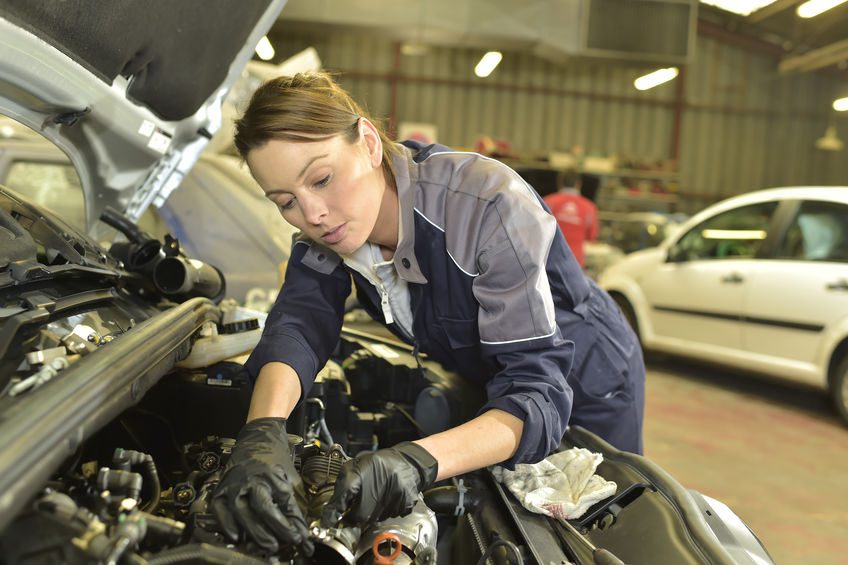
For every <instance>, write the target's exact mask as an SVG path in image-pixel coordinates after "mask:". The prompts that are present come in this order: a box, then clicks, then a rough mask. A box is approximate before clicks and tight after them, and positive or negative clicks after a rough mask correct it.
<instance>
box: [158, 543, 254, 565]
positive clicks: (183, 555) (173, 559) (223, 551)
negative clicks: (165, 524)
mask: <svg viewBox="0 0 848 565" xmlns="http://www.w3.org/2000/svg"><path fill="white" fill-rule="evenodd" d="M147 563H148V565H171V564H176V563H212V564H220V565H224V564H232V565H267V564H268V562H267V561H265V560H263V559H257V558H256V557H251V556H249V555H244V554H243V553H239V552H238V551H234V550H232V549H227V548H226V547H217V546H214V545H210V544H208V543H192V544H188V545H183V546H180V547H175V548H174V549H166V550H165V551H160V552H159V553H157V554H156V555H155V556H152V557H150V558H149V559H148V560H147Z"/></svg>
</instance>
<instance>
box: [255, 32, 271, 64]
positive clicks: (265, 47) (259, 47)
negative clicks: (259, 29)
mask: <svg viewBox="0 0 848 565" xmlns="http://www.w3.org/2000/svg"><path fill="white" fill-rule="evenodd" d="M256 55H257V56H258V57H259V58H260V59H262V60H263V61H270V60H271V59H273V58H274V46H273V45H271V42H270V41H268V36H267V35H263V36H262V39H260V40H259V43H257V44H256Z"/></svg>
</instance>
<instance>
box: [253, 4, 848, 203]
mask: <svg viewBox="0 0 848 565" xmlns="http://www.w3.org/2000/svg"><path fill="white" fill-rule="evenodd" d="M796 4H798V2H787V1H786V0H778V2H776V3H775V5H774V6H772V7H771V8H766V9H765V11H767V12H768V13H767V14H765V15H762V14H759V15H758V12H755V13H754V14H755V15H756V19H757V20H758V21H757V22H754V21H752V20H753V19H754V17H753V16H752V17H749V18H744V17H741V16H736V15H734V14H730V13H728V12H723V11H720V10H718V9H715V8H713V7H711V6H707V5H705V4H700V5H699V6H698V7H697V10H695V8H694V5H693V4H692V3H690V2H688V1H687V0H682V1H679V0H661V1H644V0H643V1H638V2H634V1H633V0H585V1H580V0H525V1H523V2H513V1H508V0H497V1H493V0H473V1H469V2H460V3H457V2H450V1H448V0H431V1H430V2H418V1H394V0H372V1H368V2H361V1H358V2H357V1H354V2H346V3H344V4H343V5H339V4H338V3H334V2H327V1H323V0H313V1H310V0H289V2H288V4H287V5H286V7H285V8H284V9H283V12H282V14H281V17H280V20H279V21H278V22H277V24H276V25H275V27H274V29H273V30H272V32H271V33H270V34H269V38H270V39H271V42H272V43H273V45H274V46H275V48H276V50H277V54H276V56H275V59H274V61H272V62H275V61H281V60H283V59H285V58H287V57H289V56H291V55H292V54H294V53H296V52H298V51H300V50H301V49H304V48H306V47H309V46H312V47H314V48H315V49H316V50H317V51H318V53H319V55H320V57H321V60H322V63H323V66H324V67H325V68H327V69H330V70H334V71H339V72H340V73H341V76H340V80H341V82H342V83H343V84H344V85H345V87H346V88H348V89H349V90H350V91H351V92H352V94H353V95H354V96H355V97H356V98H357V99H358V100H360V101H362V102H365V103H367V105H368V110H369V111H370V112H371V113H372V114H374V115H375V116H377V117H384V118H387V119H388V122H389V125H390V127H396V126H397V124H399V123H402V122H423V123H429V124H434V125H435V126H436V127H437V131H438V141H439V142H441V143H444V144H447V145H450V146H453V147H457V148H473V147H474V144H475V141H476V140H477V139H478V138H479V137H480V136H481V135H488V136H490V137H491V138H493V139H497V140H501V139H502V140H506V141H508V143H509V144H510V146H511V149H512V152H514V153H517V154H519V155H521V156H531V155H538V154H545V153H546V152H548V151H552V150H558V151H568V150H570V149H571V148H572V147H573V146H575V145H580V146H582V147H583V148H584V149H585V151H586V154H587V155H598V156H611V155H615V156H617V157H618V163H619V167H620V168H618V169H616V170H615V171H612V172H610V173H608V174H607V175H605V178H604V179H603V181H602V187H603V186H610V185H615V184H616V181H617V179H618V178H622V177H625V176H626V177H628V178H634V177H635V178H636V179H642V180H644V181H646V182H647V183H648V184H655V185H657V186H660V187H662V188H661V190H666V191H668V192H670V193H672V196H669V197H663V196H657V195H656V194H654V195H650V194H649V195H648V197H646V198H645V200H646V202H643V203H640V202H633V201H630V202H627V203H617V204H618V205H616V203H614V202H609V201H607V202H604V200H603V198H604V197H605V196H606V197H607V198H608V197H609V192H606V193H605V192H604V191H603V190H602V193H601V200H600V202H599V204H601V208H602V209H604V208H606V209H610V208H616V209H656V208H659V209H663V210H664V211H678V212H685V213H689V214H691V213H694V212H696V211H698V210H700V209H702V208H703V207H704V206H706V205H707V204H709V203H712V202H715V201H717V200H720V199H722V198H724V197H726V196H729V195H733V194H739V193H742V192H748V191H750V190H756V189H759V188H765V187H769V186H787V185H818V184H828V185H833V184H845V179H846V178H848V160H846V159H844V157H843V156H842V154H841V153H840V152H831V151H823V150H820V149H818V148H817V147H816V140H818V139H819V138H821V137H822V136H823V135H824V134H825V131H826V129H827V128H828V126H836V128H837V133H838V132H839V129H840V127H841V129H843V130H844V129H845V128H846V127H848V119H845V118H843V117H841V116H840V115H839V114H838V113H837V112H835V111H834V110H833V109H832V108H831V104H832V102H833V100H834V99H835V98H838V97H840V95H842V96H845V95H846V94H844V93H843V92H844V89H845V88H846V85H848V81H846V77H848V73H846V71H845V70H840V68H838V67H837V66H835V65H830V66H828V67H825V68H821V69H818V70H817V72H803V71H801V70H796V71H784V72H781V70H780V69H779V67H781V66H786V63H785V62H784V64H783V65H781V60H784V61H786V60H787V59H790V58H792V57H793V56H795V55H796V54H797V53H799V52H801V51H805V50H809V51H813V50H814V49H816V48H819V47H822V46H823V45H822V44H824V43H826V42H827V41H829V40H830V36H831V35H833V33H834V32H837V33H838V30H839V29H840V27H842V28H843V29H844V27H845V26H846V25H848V18H846V15H848V6H841V7H837V8H835V9H834V10H831V12H833V14H831V13H828V14H825V15H823V16H820V18H822V21H824V20H826V21H827V23H826V25H823V24H822V23H821V21H819V22H814V21H813V20H815V19H816V18H813V20H809V21H808V20H804V21H800V22H799V21H798V20H800V18H798V17H797V16H795V10H794V7H795V6H794V5H796ZM681 7H682V8H683V9H684V11H681ZM789 8H792V9H789ZM696 12H697V17H695V13H696ZM761 12H762V11H761ZM551 14H556V17H555V18H551ZM583 17H585V18H586V19H585V20H581V18H583ZM593 17H594V18H595V19H594V20H592V18H593ZM600 18H603V21H601V19H600ZM589 20H591V25H593V26H595V27H596V28H602V29H596V30H595V33H601V32H602V33H603V34H604V37H610V34H613V37H615V35H614V34H616V33H619V34H620V38H621V41H619V45H617V47H619V48H620V50H619V51H617V52H616V53H606V54H605V55H606V56H605V57H602V58H601V57H597V56H594V57H587V56H586V55H587V54H590V53H592V52H593V50H591V49H588V48H587V47H586V44H587V41H586V39H589V40H590V41H592V38H591V37H589V36H588V31H585V30H587V29H590V28H591V26H590V24H589V23H587V22H588V21H589ZM581 22H582V23H581ZM599 22H601V23H599ZM766 24H769V25H771V28H774V29H777V30H778V32H779V33H778V32H772V31H770V29H771V28H769V27H766ZM581 25H584V26H587V27H585V28H583V29H581V28H580V26H581ZM687 26H688V27H687ZM592 29H594V28H592ZM687 29H688V30H689V31H688V33H686V34H683V36H681V33H682V32H681V30H687ZM540 30H542V33H540ZM671 30H675V31H671ZM663 34H664V35H665V36H672V37H671V40H669V41H660V40H657V37H660V36H663ZM540 37H541V39H540ZM640 38H641V41H640ZM628 43H629V44H628ZM625 48H626V50H625ZM487 49H498V50H500V51H502V52H503V53H504V57H503V61H502V62H501V64H500V65H499V66H498V68H497V69H496V70H495V71H494V73H492V75H491V76H489V77H487V78H478V77H476V76H474V73H473V69H474V66H475V65H476V63H477V62H478V61H479V59H480V57H481V55H482V54H483V53H484V52H485V51H486V50H487ZM843 50H845V51H846V52H848V48H843ZM405 53H415V54H405ZM594 53H598V51H597V50H595V51H594ZM806 56H807V57H809V54H807V55H806ZM670 65H674V66H677V67H679V68H680V71H681V72H680V76H678V78H677V79H676V80H674V81H671V82H669V83H666V84H663V85H661V86H659V87H656V88H653V89H650V90H647V91H638V90H636V89H635V88H634V86H633V80H634V79H635V78H636V77H638V76H640V75H643V74H645V73H647V72H650V71H652V70H655V69H657V68H659V67H664V66H670ZM790 65H791V63H790ZM841 66H842V67H843V68H844V63H842V64H841ZM632 169H638V171H635V172H634V171H633V170H632ZM625 198H627V199H630V200H638V198H635V199H634V198H633V197H632V196H628V197H625ZM604 204H606V206H605V205H604Z"/></svg>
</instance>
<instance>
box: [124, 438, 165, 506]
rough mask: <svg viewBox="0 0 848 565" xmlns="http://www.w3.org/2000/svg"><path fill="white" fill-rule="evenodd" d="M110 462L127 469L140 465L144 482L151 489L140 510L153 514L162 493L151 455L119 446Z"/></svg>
mask: <svg viewBox="0 0 848 565" xmlns="http://www.w3.org/2000/svg"><path fill="white" fill-rule="evenodd" d="M112 463H113V464H114V465H115V466H116V467H118V468H120V469H123V470H128V469H129V468H130V467H133V466H139V467H141V470H142V477H143V478H144V484H147V485H150V491H151V492H150V498H149V500H148V501H147V502H146V503H145V504H144V506H142V507H141V510H143V511H144V512H149V513H150V514H153V513H154V512H155V511H156V509H157V508H159V498H160V496H161V495H162V484H161V483H160V482H159V472H158V471H157V470H156V463H155V462H154V461H153V456H151V455H150V454H148V453H142V452H141V451H133V450H131V449H121V448H120V447H119V448H117V449H116V450H115V453H114V455H113V456H112Z"/></svg>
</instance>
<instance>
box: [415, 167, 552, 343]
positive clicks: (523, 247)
mask: <svg viewBox="0 0 848 565" xmlns="http://www.w3.org/2000/svg"><path fill="white" fill-rule="evenodd" d="M419 183H421V185H422V190H421V197H420V199H419V202H418V205H419V206H420V208H417V211H418V212H419V214H421V215H422V216H424V217H425V218H426V219H427V220H428V221H430V222H431V223H433V224H434V225H436V226H437V227H439V229H441V230H442V231H444V233H445V241H446V246H447V252H448V253H449V254H450V257H451V258H452V259H453V261H454V263H456V265H457V267H459V268H460V269H461V270H462V271H463V272H465V273H466V274H468V275H469V276H472V277H475V280H474V283H473V289H474V295H475V297H476V299H477V301H478V302H479V303H480V315H479V319H478V321H479V327H480V337H481V340H482V341H483V343H484V344H501V343H503V344H507V343H514V342H520V341H526V340H533V339H538V338H542V337H549V336H551V335H552V333H553V332H554V330H555V316H554V306H553V299H552V297H551V291H550V285H549V283H548V277H547V272H546V265H547V260H548V253H549V252H550V248H551V244H552V242H553V239H554V236H555V234H556V230H557V224H556V220H555V219H554V218H553V216H551V215H550V214H549V213H548V212H547V211H545V209H544V208H543V207H542V205H541V204H540V203H539V200H538V198H537V196H536V194H535V192H534V191H533V189H532V188H530V187H529V186H528V185H527V183H526V182H525V181H524V180H523V179H522V178H521V177H520V176H519V175H518V173H516V172H515V171H513V170H512V169H510V168H509V167H507V166H506V165H504V164H503V163H500V162H498V161H495V160H493V159H489V158H486V157H483V156H481V155H477V154H475V153H460V152H451V153H434V154H432V155H431V156H429V157H428V158H427V159H426V160H425V161H423V162H422V163H421V165H420V167H419Z"/></svg>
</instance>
